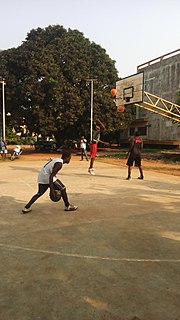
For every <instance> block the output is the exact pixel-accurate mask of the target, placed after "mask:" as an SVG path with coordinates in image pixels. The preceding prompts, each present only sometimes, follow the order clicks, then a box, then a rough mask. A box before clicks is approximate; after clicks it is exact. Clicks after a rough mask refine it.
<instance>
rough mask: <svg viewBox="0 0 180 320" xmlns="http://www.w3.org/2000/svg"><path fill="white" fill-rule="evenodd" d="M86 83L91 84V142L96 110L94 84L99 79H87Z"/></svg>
mask: <svg viewBox="0 0 180 320" xmlns="http://www.w3.org/2000/svg"><path fill="white" fill-rule="evenodd" d="M86 81H88V82H90V84H91V125H90V141H92V137H93V108H94V82H95V81H97V79H86Z"/></svg>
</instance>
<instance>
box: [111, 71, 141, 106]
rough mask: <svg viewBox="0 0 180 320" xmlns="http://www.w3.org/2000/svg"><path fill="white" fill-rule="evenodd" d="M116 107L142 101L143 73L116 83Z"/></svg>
mask: <svg viewBox="0 0 180 320" xmlns="http://www.w3.org/2000/svg"><path fill="white" fill-rule="evenodd" d="M116 90H117V94H116V106H117V107H118V106H119V105H127V104H132V103H140V102H142V101H143V91H144V73H143V72H140V73H136V74H134V75H132V76H129V77H126V78H123V79H121V80H119V81H117V82H116Z"/></svg>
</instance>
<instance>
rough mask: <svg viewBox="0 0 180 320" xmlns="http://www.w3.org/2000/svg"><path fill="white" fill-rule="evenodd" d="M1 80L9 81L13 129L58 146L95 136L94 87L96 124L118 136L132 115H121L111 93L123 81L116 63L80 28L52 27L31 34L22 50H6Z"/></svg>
mask: <svg viewBox="0 0 180 320" xmlns="http://www.w3.org/2000/svg"><path fill="white" fill-rule="evenodd" d="M0 76H1V77H2V78H4V79H5V80H6V113H9V114H11V116H10V117H8V118H7V126H8V128H9V130H10V129H11V128H14V129H15V130H16V131H20V130H21V126H22V125H25V126H26V127H27V130H28V133H29V135H31V134H32V133H35V134H37V135H40V134H41V135H42V137H45V136H52V135H54V136H55V138H56V140H57V142H58V143H63V140H64V139H76V138H77V137H79V136H80V135H82V134H84V135H86V136H88V135H89V133H90V83H89V82H88V81H87V79H88V78H93V79H94V78H95V79H97V81H96V82H95V83H94V120H96V119H97V118H99V119H101V120H102V121H104V122H105V123H106V134H107V135H109V136H110V139H112V138H113V137H117V136H118V134H119V132H120V129H124V128H126V127H127V126H128V125H129V123H130V121H131V111H130V110H128V109H127V110H126V111H125V112H124V113H117V111H116V105H115V103H114V102H113V98H112V96H111V94H110V91H111V88H113V87H115V84H116V81H117V80H119V79H118V73H117V69H116V68H115V61H113V60H112V59H111V58H110V57H109V56H108V54H107V53H106V50H105V49H103V48H101V46H100V45H97V44H96V43H94V42H91V41H90V40H89V39H87V38H85V37H84V35H83V33H81V32H79V31H78V30H71V29H68V30H66V29H65V28H64V27H63V26H60V25H56V26H48V27H47V28H45V29H42V28H37V29H36V30H35V29H33V30H31V31H30V32H29V33H28V34H27V37H26V39H25V41H24V42H23V43H22V45H20V46H19V47H17V48H12V49H8V50H3V51H0Z"/></svg>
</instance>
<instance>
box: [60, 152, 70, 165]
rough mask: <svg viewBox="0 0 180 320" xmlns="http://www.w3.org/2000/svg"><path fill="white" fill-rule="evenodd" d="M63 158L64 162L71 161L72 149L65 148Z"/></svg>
mask: <svg viewBox="0 0 180 320" xmlns="http://www.w3.org/2000/svg"><path fill="white" fill-rule="evenodd" d="M61 158H62V159H63V163H69V162H70V160H71V150H63V152H62V156H61Z"/></svg>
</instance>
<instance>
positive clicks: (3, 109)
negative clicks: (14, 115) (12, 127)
mask: <svg viewBox="0 0 180 320" xmlns="http://www.w3.org/2000/svg"><path fill="white" fill-rule="evenodd" d="M0 83H1V84H2V137H3V139H4V140H6V130H5V127H6V124H5V117H6V116H5V114H6V113H5V92H4V91H5V90H4V86H5V84H6V83H5V81H4V79H3V80H0Z"/></svg>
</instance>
